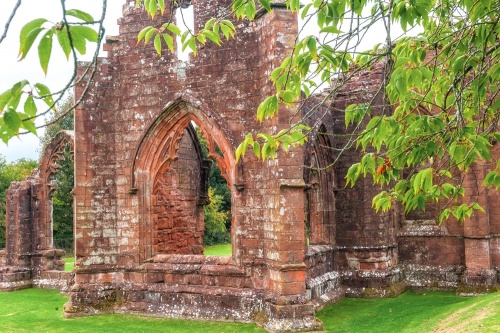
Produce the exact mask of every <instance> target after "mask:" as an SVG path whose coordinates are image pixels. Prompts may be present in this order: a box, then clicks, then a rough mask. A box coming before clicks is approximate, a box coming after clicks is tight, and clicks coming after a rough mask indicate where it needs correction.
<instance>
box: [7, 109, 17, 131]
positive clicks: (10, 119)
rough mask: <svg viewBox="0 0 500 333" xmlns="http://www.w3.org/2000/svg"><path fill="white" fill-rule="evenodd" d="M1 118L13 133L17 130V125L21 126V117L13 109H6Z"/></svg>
mask: <svg viewBox="0 0 500 333" xmlns="http://www.w3.org/2000/svg"><path fill="white" fill-rule="evenodd" d="M3 120H4V122H5V125H6V126H7V127H8V128H9V129H10V130H11V131H12V132H14V133H17V132H18V131H19V126H21V118H20V117H19V114H18V113H17V112H16V110H14V109H8V110H7V111H5V112H4V114H3Z"/></svg>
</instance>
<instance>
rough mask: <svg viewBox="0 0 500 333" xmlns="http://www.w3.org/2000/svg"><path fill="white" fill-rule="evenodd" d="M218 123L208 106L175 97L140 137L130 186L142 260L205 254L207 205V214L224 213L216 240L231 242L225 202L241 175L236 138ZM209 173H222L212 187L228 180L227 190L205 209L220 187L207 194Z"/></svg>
mask: <svg viewBox="0 0 500 333" xmlns="http://www.w3.org/2000/svg"><path fill="white" fill-rule="evenodd" d="M188 97H189V96H188ZM207 114H208V115H209V116H207ZM215 118H216V116H215ZM218 125H219V121H218V120H217V119H214V115H213V113H212V112H211V111H210V110H208V109H205V108H197V107H193V104H191V103H190V102H185V101H184V100H182V99H180V98H179V99H177V100H176V101H174V102H172V103H171V105H169V106H168V107H167V109H166V110H165V111H164V112H163V113H162V114H161V115H160V116H159V117H158V118H157V119H156V120H155V121H154V122H153V123H152V124H151V126H150V127H149V129H148V130H147V131H146V133H145V134H144V136H143V138H142V139H141V141H140V144H139V146H138V148H137V151H136V154H135V156H134V158H133V161H132V169H131V171H132V172H131V184H132V186H131V189H130V193H131V194H137V195H138V200H137V203H138V214H139V215H138V217H139V222H140V223H139V247H138V254H139V257H138V259H139V261H140V262H148V261H150V260H155V259H154V258H155V257H156V256H157V255H160V256H161V255H165V254H166V255H170V254H178V255H181V254H187V255H202V254H204V238H205V239H206V238H207V237H204V236H205V234H207V235H208V234H209V232H208V229H206V228H205V219H204V216H205V212H204V211H205V210H207V215H210V213H212V212H216V213H217V214H216V215H217V217H219V218H220V217H221V216H222V219H220V220H222V221H223V223H222V224H223V225H224V229H225V230H221V229H222V228H220V229H219V230H220V231H221V232H220V233H219V235H218V236H220V237H218V240H222V241H225V240H226V239H227V240H228V241H229V238H231V237H233V235H232V234H231V232H230V230H231V229H234V226H232V225H231V221H232V217H231V215H230V213H229V212H230V210H231V208H230V207H229V205H230V204H231V203H232V202H233V199H234V198H233V188H235V185H234V184H235V181H236V179H238V180H239V178H238V173H237V169H236V163H235V161H234V156H233V149H234V147H233V145H232V144H231V142H233V141H234V140H233V139H232V138H228V137H227V136H226V134H225V133H224V131H222V130H221V129H220V128H219V126H218ZM202 142H203V144H202ZM203 146H206V149H205V151H204V148H203ZM215 166H217V167H218V169H220V172H219V173H218V172H217V171H218V170H217V169H215ZM212 168H214V169H215V170H214V172H213V173H212V171H211V170H212ZM211 173H212V174H213V175H217V173H218V174H219V175H220V176H219V177H216V178H218V180H215V179H216V178H214V180H212V185H211V186H212V187H214V188H215V187H216V186H215V185H218V187H220V188H222V187H223V186H222V185H223V184H227V185H226V187H227V191H224V192H226V193H222V194H223V195H222V197H223V198H222V199H221V198H220V197H215V199H219V200H213V199H214V198H212V202H213V203H212V205H211V206H212V207H213V206H215V209H213V210H212V211H210V212H209V211H208V210H209V208H211V207H210V205H209V204H210V202H211V201H210V198H209V196H214V195H219V194H220V193H221V192H222V191H217V190H215V189H211V190H210V192H211V193H209V187H210V184H209V183H210V179H209V178H210V174H211ZM222 179H223V180H222ZM224 181H225V182H224ZM238 184H239V183H238ZM227 192H229V193H230V195H227ZM206 206H209V207H207V208H205V207H206ZM221 209H224V211H222V210H221ZM220 225H221V224H220V223H219V226H220ZM233 233H234V231H233ZM229 235H231V237H229ZM205 243H207V240H205ZM232 243H234V242H232ZM232 246H234V244H230V243H229V244H225V248H226V249H227V250H226V253H225V254H227V255H232V254H231V252H232ZM207 255H221V253H211V254H207ZM158 259H159V260H161V257H159V258H158Z"/></svg>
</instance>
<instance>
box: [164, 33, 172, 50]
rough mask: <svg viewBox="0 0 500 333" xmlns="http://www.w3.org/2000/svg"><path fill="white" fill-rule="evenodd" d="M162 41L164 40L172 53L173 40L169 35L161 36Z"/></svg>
mask: <svg viewBox="0 0 500 333" xmlns="http://www.w3.org/2000/svg"><path fill="white" fill-rule="evenodd" d="M163 39H164V40H165V43H167V46H168V48H169V50H170V51H174V39H173V38H172V36H170V35H169V34H163Z"/></svg>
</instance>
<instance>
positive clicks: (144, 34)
mask: <svg viewBox="0 0 500 333" xmlns="http://www.w3.org/2000/svg"><path fill="white" fill-rule="evenodd" d="M151 29H153V30H154V27H152V26H149V27H145V28H144V29H142V30H141V31H140V32H139V34H138V35H137V44H139V42H140V41H141V40H142V39H143V38H145V36H146V34H147V33H148V31H150V30H151Z"/></svg>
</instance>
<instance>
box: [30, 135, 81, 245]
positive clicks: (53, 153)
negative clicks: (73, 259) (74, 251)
mask: <svg viewBox="0 0 500 333" xmlns="http://www.w3.org/2000/svg"><path fill="white" fill-rule="evenodd" d="M66 147H69V152H70V153H71V154H72V155H74V151H75V134H74V132H73V131H61V132H59V133H57V134H56V136H55V137H54V138H53V139H52V140H51V141H50V142H49V143H48V144H47V146H45V148H44V150H43V153H42V156H41V159H40V164H39V167H38V178H39V184H40V185H39V187H38V190H37V193H36V198H37V201H38V205H37V206H38V212H37V217H38V219H37V220H38V221H36V222H37V223H35V230H34V231H35V232H34V236H35V239H34V244H33V246H34V249H35V250H46V249H51V248H53V247H54V244H53V227H52V196H53V195H54V192H55V190H56V186H55V184H54V181H53V177H54V174H55V173H56V172H57V171H58V169H59V167H60V166H59V163H58V161H60V160H61V159H63V158H64V151H65V149H66Z"/></svg>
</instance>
